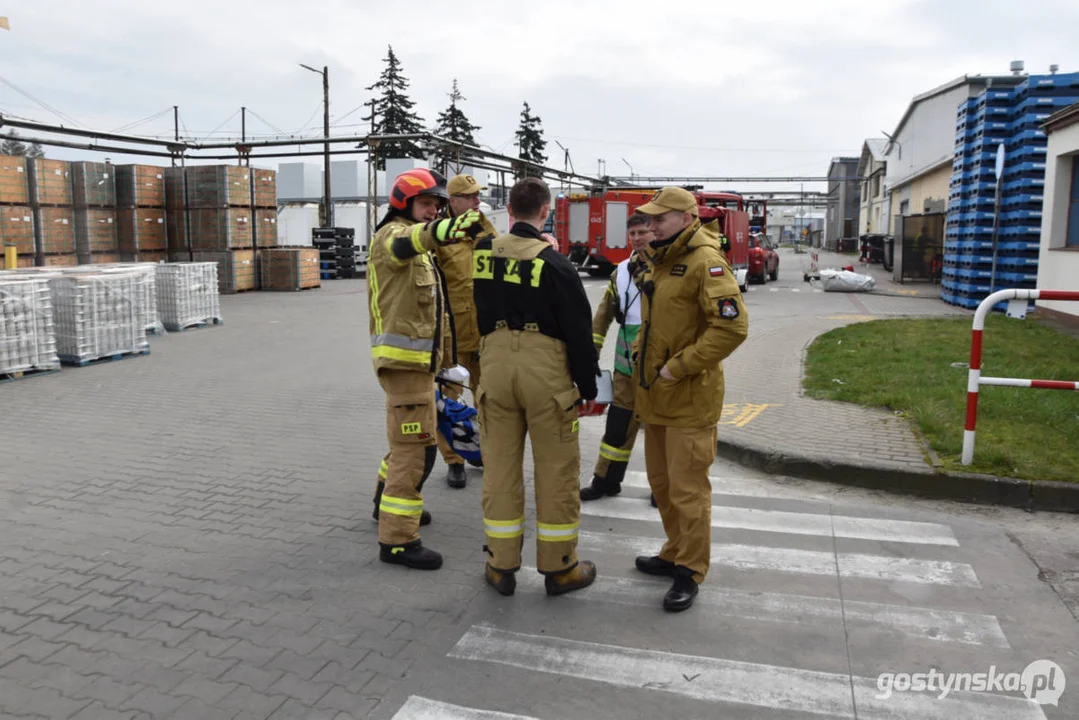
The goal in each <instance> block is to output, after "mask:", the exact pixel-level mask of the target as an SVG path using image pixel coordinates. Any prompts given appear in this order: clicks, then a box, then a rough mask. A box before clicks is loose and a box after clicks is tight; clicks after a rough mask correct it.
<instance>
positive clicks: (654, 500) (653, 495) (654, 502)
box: [651, 493, 659, 508]
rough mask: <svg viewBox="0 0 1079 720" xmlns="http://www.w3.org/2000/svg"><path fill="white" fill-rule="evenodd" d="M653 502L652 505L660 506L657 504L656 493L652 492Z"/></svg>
mask: <svg viewBox="0 0 1079 720" xmlns="http://www.w3.org/2000/svg"><path fill="white" fill-rule="evenodd" d="M651 502H652V507H654V508H658V507H659V505H656V494H655V493H652V500H651Z"/></svg>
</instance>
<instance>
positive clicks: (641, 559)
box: [634, 555, 674, 577]
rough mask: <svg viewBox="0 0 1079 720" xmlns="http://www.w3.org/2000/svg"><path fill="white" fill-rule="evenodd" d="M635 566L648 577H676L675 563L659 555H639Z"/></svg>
mask: <svg viewBox="0 0 1079 720" xmlns="http://www.w3.org/2000/svg"><path fill="white" fill-rule="evenodd" d="M634 564H635V565H636V566H637V569H638V570H640V571H641V572H643V573H647V574H648V575H662V576H663V577H674V563H673V562H670V561H668V560H664V559H663V558H661V557H660V556H659V555H638V556H637V559H636V560H635V561H634Z"/></svg>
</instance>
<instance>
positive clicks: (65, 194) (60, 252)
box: [26, 158, 77, 266]
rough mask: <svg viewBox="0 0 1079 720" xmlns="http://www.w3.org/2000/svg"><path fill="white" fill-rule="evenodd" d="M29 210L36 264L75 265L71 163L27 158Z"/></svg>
mask: <svg viewBox="0 0 1079 720" xmlns="http://www.w3.org/2000/svg"><path fill="white" fill-rule="evenodd" d="M26 170H27V180H28V182H29V193H30V207H31V208H32V209H33V219H34V244H35V250H36V251H37V252H36V255H37V258H38V261H37V263H36V264H38V265H59V266H69V265H75V264H76V262H77V259H76V255H75V211H74V210H73V209H72V206H71V163H69V162H67V161H65V160H49V159H47V158H36V159H28V160H27V163H26Z"/></svg>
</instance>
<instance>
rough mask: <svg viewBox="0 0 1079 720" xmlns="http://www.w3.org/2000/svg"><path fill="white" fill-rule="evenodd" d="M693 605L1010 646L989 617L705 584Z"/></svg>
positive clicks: (529, 582) (631, 601) (627, 587)
mask: <svg viewBox="0 0 1079 720" xmlns="http://www.w3.org/2000/svg"><path fill="white" fill-rule="evenodd" d="M669 586H670V582H669V581H668V580H661V579H655V580H652V579H639V580H638V579H631V578H619V577H610V576H607V575H599V576H598V577H596V582H595V583H594V584H593V585H592V586H591V587H589V588H588V589H587V590H585V591H583V592H580V593H569V594H568V595H567V596H566V597H568V598H571V599H574V600H582V601H588V602H604V603H619V604H623V605H641V606H645V607H654V606H655V604H656V601H657V599H658V598H660V597H662V596H663V593H664V592H665V591H666V589H667V588H668V587H669ZM517 592H518V593H520V592H535V593H541V592H543V578H542V576H540V575H539V574H537V572H536V568H534V567H528V566H525V567H522V568H521V571H520V573H519V574H518V579H517ZM697 605H700V607H701V609H702V610H704V611H705V612H709V613H715V614H720V615H725V616H729V617H739V618H745V619H747V620H764V621H767V622H780V623H789V624H794V625H800V624H803V623H813V622H818V621H842V620H843V619H844V617H845V618H846V620H847V621H855V622H861V623H867V624H875V625H877V626H879V627H881V628H882V629H885V630H888V631H891V632H895V633H900V634H902V635H906V636H908V637H913V638H918V639H920V640H926V641H930V642H947V643H961V644H966V645H989V646H992V647H1000V648H1007V647H1009V645H1008V640H1007V639H1006V638H1005V637H1004V632H1003V631H1002V630H1001V629H1000V623H999V622H998V621H997V619H996V617H994V616H992V615H979V614H977V613H965V612H955V611H950V610H933V609H930V608H921V607H906V606H901V605H887V604H882V603H870V602H858V601H851V600H848V601H846V602H845V603H841V602H840V600H839V598H822V597H812V596H808V595H787V594H784V593H770V592H745V591H741V590H735V589H733V588H728V587H724V586H722V585H710V584H708V583H705V584H704V585H701V588H700V594H699V595H698V596H697V601H696V603H695V607H696V606H697Z"/></svg>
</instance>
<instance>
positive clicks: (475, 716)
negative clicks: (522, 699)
mask: <svg viewBox="0 0 1079 720" xmlns="http://www.w3.org/2000/svg"><path fill="white" fill-rule="evenodd" d="M393 720H536V718H533V717H529V716H527V715H511V714H509V713H504V712H495V711H493V710H476V709H474V708H467V707H462V706H460V705H451V704H449V703H444V702H438V701H436V700H429V699H427V698H424V697H419V696H416V695H411V696H409V698H408V700H407V701H406V702H405V704H404V705H402V706H401V709H400V710H398V711H397V713H396V714H395V715H394V716H393Z"/></svg>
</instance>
